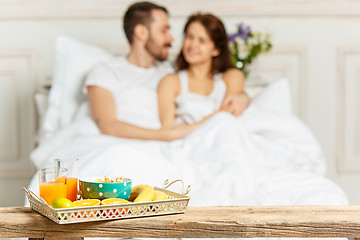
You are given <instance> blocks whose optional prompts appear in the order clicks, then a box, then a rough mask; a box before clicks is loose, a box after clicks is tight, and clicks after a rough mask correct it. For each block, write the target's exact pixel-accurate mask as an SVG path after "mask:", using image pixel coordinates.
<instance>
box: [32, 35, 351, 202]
mask: <svg viewBox="0 0 360 240" xmlns="http://www.w3.org/2000/svg"><path fill="white" fill-rule="evenodd" d="M111 56H112V55H111V54H110V53H108V52H107V51H105V50H103V49H101V48H99V47H97V46H91V45H89V44H86V43H83V42H79V41H77V40H75V39H71V38H69V37H65V36H61V37H58V39H57V43H56V61H55V65H56V66H55V72H54V81H53V84H52V88H51V90H50V93H49V99H48V104H46V105H47V107H46V110H44V112H45V114H44V118H43V119H42V122H41V128H40V132H39V145H38V147H37V148H36V149H35V150H34V151H33V152H32V154H31V160H32V162H33V163H34V165H35V166H36V167H37V168H40V167H46V166H52V165H53V161H54V159H56V158H78V159H79V160H80V173H79V174H80V177H86V176H104V175H109V176H126V177H130V178H132V179H133V182H134V184H135V185H136V184H141V183H147V184H150V185H155V186H161V185H162V183H163V182H164V180H165V179H182V180H183V181H184V182H185V183H186V184H189V185H191V186H192V190H191V192H190V197H191V201H190V206H233V205H235V206H240V205H344V204H348V199H347V196H346V195H345V193H344V192H343V190H342V189H341V188H339V187H338V186H337V185H336V184H335V183H334V182H332V181H330V180H329V179H327V178H326V177H325V172H326V161H325V159H324V155H323V153H322V150H321V147H320V145H319V143H318V142H317V140H316V139H315V137H314V136H313V134H312V133H311V131H310V130H309V129H308V127H307V126H305V125H304V124H303V123H302V122H301V121H300V120H299V119H298V118H297V117H296V116H294V115H293V113H292V109H291V100H290V91H289V86H288V80H287V79H279V80H277V81H275V82H274V83H271V84H269V85H268V86H266V87H256V86H246V91H247V92H248V93H249V95H250V96H251V99H252V100H251V104H250V106H249V108H248V109H247V110H246V111H245V113H244V114H243V115H242V116H240V117H239V118H235V117H233V116H231V115H230V114H227V113H219V114H216V115H215V116H214V117H212V118H211V119H210V120H208V121H207V122H205V123H204V124H203V125H202V126H201V127H199V128H198V129H197V130H196V131H194V132H193V133H191V134H190V135H188V136H187V137H185V138H183V139H180V140H176V141H173V142H161V141H141V140H130V139H123V138H116V137H111V136H105V135H102V134H100V132H99V130H98V128H97V126H96V124H95V123H94V122H93V121H92V119H91V116H90V113H89V107H88V103H87V100H86V96H85V95H84V94H83V92H82V84H83V81H84V79H85V77H86V73H87V72H88V71H89V69H90V68H91V67H92V66H93V65H94V64H96V63H97V62H99V61H103V60H106V59H108V58H110V57H111ZM152 110H153V111H152ZM144 112H147V113H146V114H155V113H156V110H155V109H146V111H145V110H144ZM139 117H140V118H141V116H139ZM146 124H147V123H144V126H146ZM37 184H38V176H37V174H35V175H34V177H33V179H32V181H31V183H30V186H29V188H30V189H31V190H35V191H36V190H37V188H38V185H37Z"/></svg>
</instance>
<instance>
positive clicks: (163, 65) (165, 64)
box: [156, 60, 175, 73]
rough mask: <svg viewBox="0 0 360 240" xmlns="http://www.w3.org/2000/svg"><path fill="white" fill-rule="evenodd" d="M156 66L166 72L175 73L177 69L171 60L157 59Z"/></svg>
mask: <svg viewBox="0 0 360 240" xmlns="http://www.w3.org/2000/svg"><path fill="white" fill-rule="evenodd" d="M156 67H157V68H158V69H160V70H162V71H164V72H166V73H173V72H174V71H175V70H174V67H173V65H172V63H171V62H170V61H169V60H165V61H157V62H156Z"/></svg>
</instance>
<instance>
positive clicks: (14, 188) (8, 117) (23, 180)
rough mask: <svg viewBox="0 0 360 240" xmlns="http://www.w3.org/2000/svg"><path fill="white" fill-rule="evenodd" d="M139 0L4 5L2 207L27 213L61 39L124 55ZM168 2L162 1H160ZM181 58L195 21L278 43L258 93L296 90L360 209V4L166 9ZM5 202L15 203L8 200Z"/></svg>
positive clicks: (259, 70) (240, 0)
mask: <svg viewBox="0 0 360 240" xmlns="http://www.w3.org/2000/svg"><path fill="white" fill-rule="evenodd" d="M132 2H133V1H130V0H117V1H116V0H90V1H89V0H83V1H80V0H75V1H74V0H72V1H70V0H65V1H64V0H63V1H56V0H46V1H43V0H27V1H25V0H12V1H0V36H1V37H0V83H1V86H2V87H1V88H0V110H1V115H0V126H1V127H0V192H1V193H2V194H1V195H0V206H20V205H22V204H23V199H24V197H23V192H22V190H21V187H22V186H26V185H27V184H28V182H29V179H30V178H31V176H32V175H33V173H34V168H33V166H32V165H31V163H30V160H29V154H30V152H31V150H32V149H34V147H35V146H36V132H37V128H38V120H39V117H38V114H37V112H36V107H35V102H34V94H35V93H36V92H39V91H44V89H43V86H44V85H45V84H47V83H48V82H51V79H52V71H53V67H54V43H55V38H56V36H58V35H67V36H71V37H73V38H76V39H78V40H80V41H83V42H87V43H90V44H94V45H97V46H100V47H103V48H106V49H108V50H110V51H112V52H114V53H124V52H126V50H127V43H126V40H125V37H124V34H123V32H122V29H121V26H122V25H121V17H122V15H123V13H124V10H125V9H126V8H127V6H128V5H129V4H130V3H132ZM157 2H160V1H157ZM161 4H163V5H165V6H167V7H168V9H169V11H170V13H171V25H172V32H173V34H174V36H175V38H176V39H177V40H176V41H175V43H174V47H173V49H172V53H173V54H174V53H176V52H177V51H178V49H179V46H180V43H181V39H182V35H181V31H182V27H183V24H184V22H185V19H186V17H187V16H188V14H190V13H193V12H195V11H198V10H201V11H203V12H213V13H215V14H216V15H218V16H220V17H221V18H222V19H223V20H224V22H225V25H226V27H227V30H228V31H234V30H235V25H236V24H237V23H239V22H242V21H243V22H245V23H247V24H250V25H251V26H252V28H253V29H255V30H258V31H270V32H272V34H273V45H274V48H273V50H272V52H271V53H270V54H269V55H267V56H262V57H261V58H260V59H259V60H258V61H257V62H255V63H254V66H253V70H252V76H251V78H250V79H249V80H248V84H260V85H262V84H267V83H269V82H272V81H276V80H277V79H279V78H280V77H287V78H288V79H289V80H290V86H291V91H292V104H293V108H294V112H295V114H296V115H298V116H299V117H300V118H301V119H302V120H303V121H304V122H305V123H306V124H307V125H308V126H309V127H310V129H311V130H312V132H313V133H314V135H315V136H316V138H317V139H318V140H319V142H320V144H321V146H322V148H323V150H324V153H325V156H326V159H327V162H328V172H327V175H328V177H330V178H331V179H332V180H334V181H335V182H337V183H338V184H339V185H340V186H341V187H342V188H343V189H344V190H345V191H346V192H347V194H348V196H349V198H350V201H351V203H352V204H360V193H359V191H357V189H358V188H359V183H360V150H359V149H360V148H359V146H360V128H359V126H358V124H357V123H359V122H360V121H359V120H360V104H359V103H360V99H359V97H358V96H359V94H360V31H359V27H360V3H359V2H358V1H342V0H332V1H328V0H327V1H325V0H324V1H323V0H312V1H310V0H308V1H307V0H294V1H285V0H252V1H250V0H223V1H216V0H197V1H191V0H182V1H175V0H163V1H161ZM4 193H5V194H4Z"/></svg>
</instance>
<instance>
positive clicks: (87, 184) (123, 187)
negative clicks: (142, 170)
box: [79, 177, 132, 200]
mask: <svg viewBox="0 0 360 240" xmlns="http://www.w3.org/2000/svg"><path fill="white" fill-rule="evenodd" d="M117 179H118V178H117V177H115V178H114V177H106V179H105V180H110V181H113V182H109V181H104V177H89V178H82V179H79V190H80V195H81V197H82V198H83V199H88V198H92V199H94V198H96V199H100V200H103V199H106V198H122V199H125V200H127V199H128V198H129V196H130V192H131V184H132V181H131V179H129V178H123V179H122V182H116V180H117Z"/></svg>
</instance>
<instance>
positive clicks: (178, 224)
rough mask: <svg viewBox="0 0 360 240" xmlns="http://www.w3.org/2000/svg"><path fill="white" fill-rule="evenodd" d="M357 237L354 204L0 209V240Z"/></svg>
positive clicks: (359, 225) (359, 221)
mask: <svg viewBox="0 0 360 240" xmlns="http://www.w3.org/2000/svg"><path fill="white" fill-rule="evenodd" d="M20 237H27V238H30V239H36V238H38V239H43V238H46V239H48V238H52V239H71V238H77V239H79V238H80V239H81V237H93V238H97V237H108V238H114V237H121V238H132V237H136V238H255V237H261V238H264V237H268V238H272V237H302V238H309V237H314V238H315V237H329V238H330V237H345V238H351V239H355V238H359V239H360V206H277V207H264V206H256V207H189V208H188V209H187V212H186V213H185V214H174V215H167V216H158V217H144V218H133V219H123V220H109V221H99V222H87V223H75V224H56V223H55V222H53V221H51V220H49V219H47V218H46V217H43V216H42V215H40V214H38V213H37V212H35V211H33V210H31V209H30V208H25V207H18V208H17V207H8V208H0V238H20Z"/></svg>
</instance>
